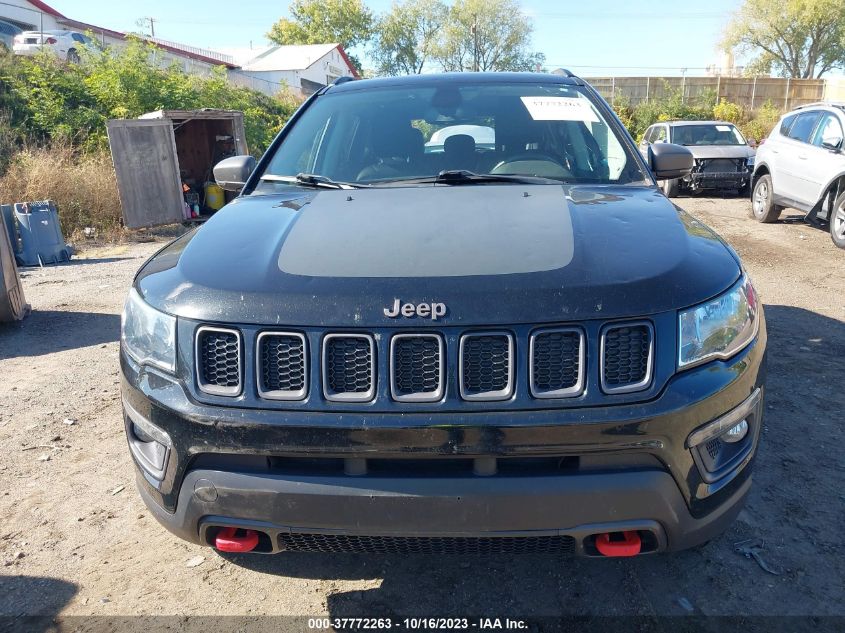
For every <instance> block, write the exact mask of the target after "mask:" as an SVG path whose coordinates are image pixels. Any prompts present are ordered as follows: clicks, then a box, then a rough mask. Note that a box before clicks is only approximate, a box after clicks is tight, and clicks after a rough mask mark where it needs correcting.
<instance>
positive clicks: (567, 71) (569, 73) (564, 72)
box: [556, 68, 576, 77]
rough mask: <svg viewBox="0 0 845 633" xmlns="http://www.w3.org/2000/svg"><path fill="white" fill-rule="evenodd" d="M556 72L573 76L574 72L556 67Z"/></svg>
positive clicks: (565, 75)
mask: <svg viewBox="0 0 845 633" xmlns="http://www.w3.org/2000/svg"><path fill="white" fill-rule="evenodd" d="M556 70H557V71H558V72H560V73H562V74H563V76H564V77H575V76H576V75H575V73H573V72H572V71H571V70H569V69H568V68H558V69H556Z"/></svg>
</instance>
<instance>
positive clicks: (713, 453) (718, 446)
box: [706, 437, 722, 460]
mask: <svg viewBox="0 0 845 633" xmlns="http://www.w3.org/2000/svg"><path fill="white" fill-rule="evenodd" d="M706 449H707V454H708V455H710V459H713V460H715V459H716V458H717V457H718V456H719V452H720V451H721V450H722V442H720V441H719V438H718V437H716V438H714V439H712V440H710V441H709V442H707V445H706Z"/></svg>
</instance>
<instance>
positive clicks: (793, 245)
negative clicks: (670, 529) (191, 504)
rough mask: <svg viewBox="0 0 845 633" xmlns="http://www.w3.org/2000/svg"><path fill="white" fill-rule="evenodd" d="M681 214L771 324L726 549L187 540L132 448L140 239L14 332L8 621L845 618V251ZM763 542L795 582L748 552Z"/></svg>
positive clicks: (7, 470) (1, 336) (3, 410)
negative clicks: (127, 388)
mask: <svg viewBox="0 0 845 633" xmlns="http://www.w3.org/2000/svg"><path fill="white" fill-rule="evenodd" d="M679 203H680V204H681V205H682V206H684V207H685V208H687V209H688V210H689V211H690V212H692V213H693V214H694V215H696V216H697V217H698V218H699V219H701V220H702V221H704V222H705V223H707V224H709V225H710V226H712V227H714V228H715V229H716V230H717V231H718V232H720V233H721V234H722V235H723V236H724V237H725V238H726V239H727V240H728V241H729V242H730V243H731V244H732V245H733V246H734V248H735V249H736V250H737V251H738V252H739V253H740V255H741V256H742V257H743V259H744V261H745V264H746V266H747V268H748V270H749V271H750V273H751V275H752V277H753V279H754V281H755V283H756V285H757V288H758V290H759V293H760V295H761V296H762V297H763V300H764V302H765V304H766V317H767V319H768V323H769V334H770V348H769V349H770V359H769V371H770V379H769V391H768V401H767V407H766V409H767V410H766V420H765V427H764V431H763V438H762V447H761V450H760V453H759V459H758V461H757V464H756V469H757V470H756V473H755V476H754V477H755V485H754V488H753V492H752V494H751V498H750V502H749V504H748V506H747V508H746V509H745V510H744V511H743V512H742V514H741V515H740V518H739V520H738V521H737V522H736V523H735V524H734V526H733V527H732V528H731V529H730V530H729V531H728V533H727V534H725V535H724V536H723V537H722V538H720V539H718V540H716V541H713V542H711V543H710V544H709V545H707V546H706V547H704V548H702V549H700V550H695V551H689V552H685V553H681V554H677V555H664V556H652V557H643V558H637V559H633V560H607V561H602V560H569V559H554V558H548V557H526V558H521V559H504V558H503V559H495V560H484V559H461V560H456V559H451V558H445V557H444V558H431V557H401V558H396V557H369V558H368V557H362V556H355V555H348V556H338V555H294V554H290V555H280V556H276V557H246V558H240V559H238V558H230V559H224V558H222V557H220V556H218V555H217V554H215V553H214V552H213V551H211V550H209V549H204V548H200V547H195V546H193V545H188V544H185V543H183V542H181V541H179V540H177V539H176V538H174V537H172V536H171V535H170V534H169V533H167V532H166V531H165V530H164V529H163V528H162V527H160V526H159V525H158V524H157V523H156V521H155V520H154V519H153V518H152V517H151V516H150V514H149V513H148V512H147V510H146V509H145V507H144V506H143V504H142V503H141V501H140V499H139V497H138V496H137V494H136V491H135V486H134V480H133V469H132V466H131V463H130V457H129V453H128V451H127V449H126V445H125V440H124V436H123V429H122V423H121V413H120V401H119V395H118V342H117V340H118V335H119V316H118V315H119V313H120V310H121V304H122V301H123V298H124V295H125V293H126V290H127V288H128V285H129V283H130V279H131V277H132V275H133V273H134V272H135V270H136V269H137V268H138V267H139V266H140V265H141V263H142V262H143V261H144V259H145V258H146V257H148V256H149V255H150V254H151V253H152V252H153V251H154V250H155V249H156V248H157V245H155V244H133V245H130V246H126V247H119V248H117V249H112V250H111V251H107V252H98V253H91V254H90V255H91V258H89V259H80V260H76V261H74V262H73V263H71V264H69V265H66V266H59V267H51V268H45V269H43V270H39V269H35V270H27V271H25V272H24V273H23V276H24V284H25V287H26V294H27V298H28V300H29V301H30V303H31V304H32V306H33V310H34V311H33V314H32V315H31V316H30V317H29V318H28V319H26V321H25V322H23V323H22V324H17V325H13V326H6V327H0V446H2V447H3V448H2V450H3V458H2V461H0V517H2V518H1V519H0V615H5V616H13V617H14V616H20V615H24V614H29V615H32V614H44V615H55V614H61V615H63V616H69V615H109V614H111V615H131V614H185V615H191V614H208V615H222V614H238V615H253V616H254V615H259V614H280V615H283V614H296V615H325V614H331V615H332V616H355V615H358V616H394V617H396V616H399V615H417V616H420V615H428V616H431V615H440V616H450V615H451V616H460V615H463V616H466V615H482V616H491V617H505V616H518V617H524V616H529V615H533V616H543V615H546V616H552V615H560V614H570V615H572V614H574V615H585V616H594V615H639V616H647V617H652V616H659V615H688V614H707V615H743V616H753V615H803V616H807V615H818V616H823V615H839V616H845V601H844V600H843V595H844V594H845V590H843V588H845V571H843V565H842V562H843V561H845V547H843V540H845V533H843V524H845V511H844V510H843V509H844V508H845V486H843V484H845V460H843V458H842V446H843V439H845V438H843V416H842V411H843V409H845V390H843V389H842V387H841V385H842V380H843V376H845V292H843V290H844V289H845V284H844V283H843V279H845V252H843V251H839V250H837V249H836V248H835V247H834V246H833V244H832V243H831V241H830V238H829V236H828V235H827V233H826V232H825V231H823V230H820V229H815V228H811V227H808V226H806V225H803V224H801V223H798V222H796V221H787V222H780V223H778V224H775V225H759V224H757V223H756V222H753V221H751V220H750V219H748V218H747V216H746V208H747V204H748V203H747V202H746V201H744V200H736V199H706V198H701V199H682V200H679ZM787 215H788V214H787ZM837 385H839V386H837ZM746 539H759V541H760V542H761V544H762V549H761V551H760V557H761V561H762V563H763V565H765V566H768V567H769V568H770V569H771V570H772V571H774V572H777V574H778V575H774V574H771V573H768V572H767V571H765V570H764V569H763V566H762V565H761V564H758V562H757V561H755V560H754V559H751V558H746V557H745V556H743V555H742V554H740V553H738V552H737V551H735V543H737V542H740V541H744V540H746ZM9 621H12V622H14V620H9V619H8V618H7V619H6V622H7V623H8V622H9ZM838 622H839V624H842V623H843V622H845V621H843V620H839V621H838ZM78 623H79V622H78ZM822 624H823V623H822ZM822 624H820V623H819V622H816V623H814V624H813V623H810V622H809V621H807V620H800V621H799V620H795V621H792V623H791V624H790V626H789V630H802V629H804V628H805V627H806V628H807V630H809V629H811V628H813V629H814V630H818V627H819V626H822ZM758 626H761V627H762V628H761V629H760V630H771V626H769V627H768V628H767V627H766V626H764V625H762V624H759V623H757V624H755V623H754V622H751V621H749V622H748V623H747V626H746V630H753V629H756V628H757V627H758ZM0 628H2V622H0ZM177 628H178V627H177ZM233 628H234V626H233ZM822 628H823V627H822ZM659 630H667V631H668V630H677V628H676V627H673V626H667V627H664V628H660V629H659ZM714 630H715V629H714Z"/></svg>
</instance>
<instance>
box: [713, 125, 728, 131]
mask: <svg viewBox="0 0 845 633" xmlns="http://www.w3.org/2000/svg"><path fill="white" fill-rule="evenodd" d="M716 129H717V130H719V131H720V132H730V131H731V126H730V125H717V126H716Z"/></svg>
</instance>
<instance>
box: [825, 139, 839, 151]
mask: <svg viewBox="0 0 845 633" xmlns="http://www.w3.org/2000/svg"><path fill="white" fill-rule="evenodd" d="M822 147H823V148H824V149H826V150H828V151H829V152H839V150H841V149H842V139H841V138H833V139H830V140H829V141H822Z"/></svg>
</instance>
